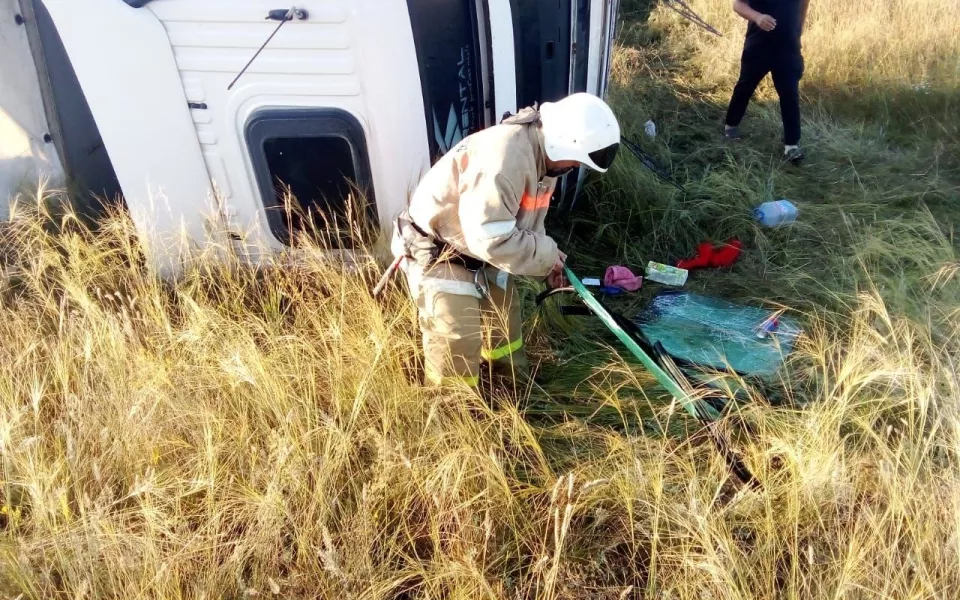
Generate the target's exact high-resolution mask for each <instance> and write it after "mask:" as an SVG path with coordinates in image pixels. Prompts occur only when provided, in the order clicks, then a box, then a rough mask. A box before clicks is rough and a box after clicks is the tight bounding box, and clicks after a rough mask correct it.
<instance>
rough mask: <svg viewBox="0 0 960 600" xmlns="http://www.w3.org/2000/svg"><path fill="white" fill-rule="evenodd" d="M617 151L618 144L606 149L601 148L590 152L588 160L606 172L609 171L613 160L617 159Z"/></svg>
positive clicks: (618, 148)
mask: <svg viewBox="0 0 960 600" xmlns="http://www.w3.org/2000/svg"><path fill="white" fill-rule="evenodd" d="M619 150H620V143H619V142H614V143H613V144H610V145H609V146H607V147H606V148H601V149H599V150H595V151H593V152H591V153H590V154H589V155H588V156H590V160H592V161H593V163H594V164H595V165H597V166H598V167H600V168H601V169H604V170H606V169H609V168H610V165H612V164H613V159H615V158H616V157H617V152H618V151H619Z"/></svg>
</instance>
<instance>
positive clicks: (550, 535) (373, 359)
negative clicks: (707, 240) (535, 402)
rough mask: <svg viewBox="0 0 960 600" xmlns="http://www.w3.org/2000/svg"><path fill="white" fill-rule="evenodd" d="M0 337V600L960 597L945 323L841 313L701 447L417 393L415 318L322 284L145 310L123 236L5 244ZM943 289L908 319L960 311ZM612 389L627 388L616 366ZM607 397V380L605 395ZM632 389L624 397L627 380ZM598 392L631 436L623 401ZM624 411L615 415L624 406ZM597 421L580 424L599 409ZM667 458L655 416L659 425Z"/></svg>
mask: <svg viewBox="0 0 960 600" xmlns="http://www.w3.org/2000/svg"><path fill="white" fill-rule="evenodd" d="M11 234H12V235H14V236H15V243H14V244H13V245H12V247H13V248H15V256H14V257H13V258H12V260H11V261H10V262H9V263H8V265H7V267H6V270H5V279H4V281H5V289H4V299H5V300H4V304H3V307H2V309H0V310H2V318H0V339H2V341H3V343H2V347H0V353H2V355H3V360H2V361H0V385H2V386H3V389H2V392H0V453H2V492H0V494H2V510H0V512H2V520H0V527H2V538H0V577H2V586H3V590H4V591H5V592H6V594H8V595H9V596H11V597H13V596H17V595H20V594H22V595H23V597H26V598H50V597H54V596H57V595H63V596H65V597H71V598H181V597H182V598H231V597H235V598H239V597H250V596H253V595H255V594H260V595H267V596H269V595H277V596H281V597H289V598H307V597H320V598H332V597H357V598H396V597H411V598H412V597H417V598H438V597H444V598H478V597H485V598H518V597H522V598H533V597H538V598H583V597H598V598H627V597H641V596H649V597H671V598H702V597H705V596H707V595H709V596H710V597H724V598H772V597H780V596H791V597H805V598H806V597H826V596H831V597H839V596H843V597H865V598H866V597H917V598H920V597H955V596H956V594H957V593H960V554H958V550H960V470H958V465H960V456H958V453H960V418H958V407H960V382H958V379H957V374H956V373H957V367H958V364H957V357H958V356H960V352H958V346H960V319H958V318H957V317H958V315H956V314H954V315H952V316H950V315H937V314H935V313H934V312H931V315H930V318H931V322H930V323H931V326H934V325H935V329H931V328H928V327H924V326H918V325H917V324H916V323H913V322H909V321H906V320H903V319H898V318H896V317H894V316H893V315H891V314H889V313H888V311H887V310H886V308H885V307H884V305H883V303H882V302H881V301H880V300H879V299H878V297H877V296H876V295H873V294H864V295H863V296H862V297H861V306H860V308H859V309H858V311H857V312H856V313H855V314H854V315H853V316H852V317H851V318H850V319H849V321H847V322H846V326H845V327H844V328H842V329H840V330H837V329H835V328H832V327H831V328H827V327H823V328H817V327H812V328H811V336H810V339H809V341H808V342H807V344H806V345H805V347H804V348H803V349H802V350H801V355H800V360H799V361H798V365H797V367H796V369H795V371H794V372H793V375H792V379H791V380H790V381H787V382H785V383H784V386H785V390H786V393H788V394H793V395H796V396H797V397H798V399H801V397H802V400H804V401H805V402H806V403H808V404H809V405H808V407H807V408H806V409H805V410H803V411H799V412H798V411H795V410H787V409H776V410H773V409H771V408H770V407H769V405H767V404H765V403H764V402H763V400H762V399H759V398H758V399H756V403H754V404H753V405H748V406H745V407H744V408H743V410H742V412H741V413H740V415H739V418H740V419H745V420H747V421H749V422H750V423H751V424H752V425H753V427H754V428H755V429H756V431H757V434H756V435H755V436H754V437H753V438H752V439H746V440H744V448H745V452H746V456H747V459H748V461H749V462H750V464H751V465H752V466H753V467H754V468H755V469H756V470H757V472H758V473H759V475H760V477H761V478H762V479H763V481H764V482H765V484H766V486H767V487H766V491H765V492H764V493H762V494H747V495H746V496H744V497H743V498H742V500H740V501H739V502H737V503H735V504H731V503H730V497H731V493H732V492H733V491H734V489H735V486H734V484H733V482H731V481H730V480H729V475H728V474H727V473H726V471H725V468H724V466H723V464H722V462H721V461H720V460H719V459H718V458H717V457H716V456H715V454H714V453H713V451H712V450H711V448H710V446H709V445H708V444H707V443H705V441H704V440H702V439H699V438H697V437H696V436H694V437H693V438H692V439H689V440H684V439H683V438H680V439H655V438H649V437H645V436H644V435H643V434H642V431H641V430H638V429H636V428H631V427H626V428H624V427H619V428H617V427H614V428H610V427H599V426H597V425H593V424H590V423H589V422H588V421H586V420H583V419H577V418H567V419H564V417H563V414H562V412H560V411H557V413H556V414H555V415H554V416H555V417H556V419H559V421H557V420H546V421H544V420H538V421H533V422H531V421H530V420H529V419H527V418H526V416H525V414H524V411H523V406H524V405H523V402H522V401H521V400H518V399H517V398H513V397H508V398H504V399H502V401H500V402H498V403H496V405H495V406H493V407H491V406H490V405H488V404H487V403H486V402H485V401H484V400H482V399H481V398H480V397H478V396H476V395H474V394H473V393H472V392H469V391H467V390H462V391H458V390H456V389H446V390H443V391H441V392H436V391H429V390H427V389H424V388H422V387H419V386H418V385H416V384H415V383H414V382H412V380H411V378H410V374H409V373H408V372H407V371H408V369H409V365H408V362H409V359H410V357H412V356H414V355H415V353H416V351H417V350H416V336H415V332H414V329H413V315H412V314H411V309H410V306H409V303H408V302H406V301H405V300H404V298H403V297H402V296H401V294H400V293H399V292H398V291H396V290H395V291H394V292H392V293H391V295H388V297H387V298H386V300H385V303H384V304H382V305H381V304H378V303H376V302H374V301H373V300H371V299H370V298H369V295H368V293H367V291H366V285H367V282H365V281H364V280H363V279H362V278H361V277H360V275H358V274H353V275H351V274H349V273H346V272H344V271H343V270H341V269H339V268H338V267H337V266H336V265H330V264H325V263H322V262H313V263H310V262H308V263H307V264H305V265H303V266H302V268H301V269H299V270H297V271H296V272H292V271H267V270H261V271H259V272H257V271H253V270H249V269H244V268H240V267H239V265H229V264H227V265H219V266H214V265H213V264H211V263H204V262H203V261H201V263H200V264H199V266H198V267H197V268H196V269H195V270H194V271H192V272H191V273H190V274H189V275H188V276H187V277H186V278H185V279H184V280H183V281H182V282H180V283H178V284H176V285H166V284H163V283H161V282H159V281H157V280H155V279H153V278H152V277H151V276H150V275H149V274H148V273H147V272H146V271H145V269H144V268H143V267H141V266H138V262H137V258H138V257H139V256H140V253H139V251H138V248H137V247H136V245H135V242H133V241H132V239H133V238H132V228H131V226H130V224H129V222H128V221H126V220H125V219H123V218H117V219H114V220H112V221H110V222H109V223H108V225H107V227H106V229H105V230H104V231H101V232H99V233H97V234H93V233H91V232H90V231H88V230H86V229H85V228H83V227H82V226H80V225H78V224H76V223H72V224H68V226H67V227H65V228H64V232H63V233H61V234H60V235H58V236H54V235H52V234H51V233H49V232H47V231H45V230H44V229H43V228H42V227H41V226H40V224H39V222H38V221H35V220H30V219H26V220H24V221H21V222H18V223H16V224H15V225H14V227H13V230H12V231H11ZM956 275H957V272H956V265H955V264H954V265H953V268H952V269H951V268H950V265H949V264H948V265H945V267H944V268H943V269H942V270H941V271H940V272H939V273H938V277H937V278H935V279H931V280H930V282H929V285H930V286H931V288H930V289H931V294H932V296H934V297H935V298H936V299H938V300H937V302H935V303H932V304H931V307H933V306H940V304H939V302H943V303H946V304H949V302H955V301H956V299H957V298H958V293H957V286H958V283H960V282H958V280H957V277H956ZM597 369H599V371H600V372H601V373H602V372H606V373H607V377H608V378H609V379H610V380H611V381H612V380H617V381H621V382H625V381H626V382H627V383H628V381H627V380H628V379H629V378H630V377H634V379H635V380H636V376H641V377H642V375H643V374H642V371H640V370H639V368H638V367H629V366H626V365H624V364H623V363H622V362H619V361H617V360H611V361H609V362H607V363H605V364H603V363H601V364H598V365H597ZM624 374H626V375H627V380H625V379H624ZM631 374H633V375H631ZM610 385H611V384H609V383H608V384H607V385H603V384H598V387H597V388H596V390H595V397H596V398H597V399H598V401H599V402H601V403H603V404H606V405H608V406H613V407H615V408H616V410H617V411H619V412H621V413H624V414H629V413H631V412H637V411H638V408H637V404H636V402H637V401H636V399H635V398H632V396H631V395H630V394H629V393H627V392H626V389H625V388H624V389H623V390H622V391H617V389H618V387H620V386H622V385H624V384H623V383H619V384H615V385H614V386H613V387H610ZM628 387H629V386H628ZM600 398H602V401H601V400H600ZM654 414H655V419H656V420H658V421H659V422H660V423H661V428H662V429H666V428H667V427H666V423H667V422H668V421H671V420H673V421H676V420H677V419H678V418H680V417H679V415H677V414H673V410H672V408H671V407H670V405H669V402H664V403H663V404H662V405H659V407H658V408H656V410H655V413H654Z"/></svg>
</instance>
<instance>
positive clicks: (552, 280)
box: [547, 252, 567, 288]
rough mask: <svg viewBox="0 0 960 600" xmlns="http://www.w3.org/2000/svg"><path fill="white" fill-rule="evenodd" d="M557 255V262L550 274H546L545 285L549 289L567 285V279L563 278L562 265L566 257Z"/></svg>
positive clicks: (561, 253)
mask: <svg viewBox="0 0 960 600" xmlns="http://www.w3.org/2000/svg"><path fill="white" fill-rule="evenodd" d="M559 254H560V256H559V257H557V262H555V263H553V266H552V267H550V272H549V273H547V285H548V286H550V287H551V288H558V287H563V286H565V285H566V284H567V278H566V277H564V276H563V263H564V262H565V261H566V260H567V255H566V254H564V253H563V252H559Z"/></svg>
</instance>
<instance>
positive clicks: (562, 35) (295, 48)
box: [0, 0, 618, 267]
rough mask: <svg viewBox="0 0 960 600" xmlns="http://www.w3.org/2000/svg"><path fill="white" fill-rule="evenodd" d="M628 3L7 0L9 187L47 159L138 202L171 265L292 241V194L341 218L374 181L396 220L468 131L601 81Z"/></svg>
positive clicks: (131, 205) (380, 202)
mask: <svg viewBox="0 0 960 600" xmlns="http://www.w3.org/2000/svg"><path fill="white" fill-rule="evenodd" d="M617 4H618V0H299V1H298V2H296V6H295V7H292V6H284V5H282V4H281V3H277V2H268V1H266V0H0V21H2V22H3V23H2V26H0V34H3V37H0V46H2V47H3V52H0V76H2V77H3V81H2V85H0V90H2V93H0V127H6V128H5V129H0V131H2V132H6V129H9V130H10V131H14V130H15V131H16V135H13V134H8V133H3V134H2V135H0V194H3V195H4V198H6V197H8V196H9V193H10V192H12V191H13V190H14V189H15V187H16V185H17V184H18V181H20V180H21V179H22V178H23V177H26V176H30V175H33V176H36V175H42V174H44V173H46V174H49V175H51V176H53V177H54V178H55V179H56V178H57V177H58V176H61V175H63V176H65V178H66V180H67V181H68V182H69V183H71V184H72V189H74V190H77V194H78V197H80V198H84V197H86V198H92V197H94V196H96V197H106V198H121V197H122V201H123V202H124V203H125V205H126V207H127V208H128V209H129V211H130V213H131V215H132V217H133V220H134V222H135V224H136V226H137V228H138V231H139V234H140V235H142V236H144V237H145V238H147V239H149V240H150V244H149V245H150V246H151V247H152V248H153V249H154V252H153V257H154V260H157V261H161V262H164V264H166V265H167V266H168V267H169V266H170V264H171V263H170V259H171V257H172V258H176V250H175V248H176V246H173V245H171V244H172V243H173V242H174V241H178V240H182V239H187V240H189V241H190V242H191V243H192V244H196V245H201V246H202V245H203V244H205V243H208V242H209V241H210V236H211V235H212V234H211V231H214V230H216V231H219V232H221V233H220V234H218V235H222V236H225V237H226V239H227V240H229V242H228V243H231V244H234V245H236V246H251V247H256V248H259V249H262V248H266V249H268V250H271V251H275V250H281V249H283V248H284V247H285V246H286V245H288V244H290V243H291V240H292V239H293V238H294V236H295V234H296V233H297V231H296V229H297V228H298V227H302V226H303V224H302V222H300V221H297V220H293V219H290V218H288V214H289V213H288V212H287V211H283V210H277V207H278V206H280V205H281V203H282V199H283V190H285V189H286V190H289V191H290V192H292V196H294V197H295V198H296V199H297V201H298V202H299V204H300V208H301V209H303V212H306V213H313V214H315V215H319V216H320V217H324V218H329V219H331V220H335V218H336V216H337V215H338V214H340V213H342V212H343V211H344V210H345V205H346V202H345V199H346V198H347V196H348V195H349V194H350V193H351V190H355V189H359V190H360V191H362V192H363V195H364V196H365V197H366V198H367V199H368V200H369V213H370V216H371V217H372V218H373V219H375V221H376V222H378V223H380V224H381V225H382V226H384V227H387V226H389V224H390V222H391V221H392V219H393V218H394V216H395V215H397V214H398V213H399V212H400V211H401V210H402V209H403V208H404V206H405V205H406V202H407V198H408V195H409V193H410V192H411V191H412V190H413V189H414V187H415V186H416V184H417V182H418V180H419V178H420V177H421V175H422V174H423V173H424V172H425V171H426V170H427V168H428V167H429V165H430V164H431V162H432V161H433V160H435V159H436V158H438V157H439V156H440V155H441V154H442V153H443V152H445V151H446V150H447V149H449V148H450V147H451V146H452V145H454V144H455V143H456V142H457V141H459V140H460V139H461V138H462V137H463V136H465V135H467V134H469V133H472V132H474V131H477V130H479V129H482V128H484V127H487V126H490V125H492V124H494V123H496V122H498V121H499V120H500V117H501V116H502V115H503V114H504V113H506V112H515V111H516V110H517V109H518V108H522V107H523V106H527V105H530V104H533V103H534V102H543V101H549V100H556V99H559V98H560V97H563V96H565V95H567V94H568V93H572V92H577V91H588V92H592V93H595V94H600V95H603V94H604V92H605V87H606V81H607V78H608V75H609V64H610V52H611V43H612V39H613V35H614V28H615V21H616V14H617ZM281 23H282V26H280V25H281ZM278 26H280V27H279V30H277V28H278ZM271 34H275V35H272V37H271ZM258 51H259V54H258ZM254 57H255V58H254ZM251 58H253V60H252V62H251ZM245 67H246V68H245ZM241 73H242V75H241ZM238 75H240V76H239V78H238ZM8 82H14V86H11V85H8ZM7 122H9V123H7ZM4 123H7V125H6V126H5V125H4ZM10 123H12V125H10ZM6 155H10V156H6ZM15 156H22V157H24V158H26V161H25V162H24V161H21V162H20V163H19V166H17V167H16V168H14V162H12V161H10V160H8V159H9V158H11V157H15ZM24 165H27V166H26V167H25V166H24ZM582 177H583V173H574V174H572V175H571V176H568V177H567V178H566V180H565V181H564V182H563V185H561V186H558V194H559V195H560V196H561V197H562V198H561V199H562V201H564V202H572V201H573V199H574V198H575V196H576V194H577V192H578V191H579V188H580V184H581V182H582ZM3 186H6V188H4V187H3ZM3 208H4V209H6V208H7V207H6V206H4V207H3ZM211 219H216V220H217V221H218V222H219V223H220V227H219V228H217V227H211V226H210V225H211V223H210V220H211ZM218 241H220V242H222V241H223V240H218ZM238 249H240V248H238ZM248 250H249V248H248ZM173 262H174V263H175V262H176V261H175V260H174V261H173Z"/></svg>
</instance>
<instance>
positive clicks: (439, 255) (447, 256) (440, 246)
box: [407, 218, 487, 271]
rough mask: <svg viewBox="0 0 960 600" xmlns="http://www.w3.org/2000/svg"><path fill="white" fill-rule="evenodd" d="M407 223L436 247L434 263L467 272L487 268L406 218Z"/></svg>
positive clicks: (482, 262) (481, 262)
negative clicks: (443, 263) (457, 267)
mask: <svg viewBox="0 0 960 600" xmlns="http://www.w3.org/2000/svg"><path fill="white" fill-rule="evenodd" d="M407 222H408V223H410V227H412V228H413V230H414V231H416V232H417V233H419V234H420V235H422V236H423V237H425V238H427V239H428V240H430V241H431V242H433V244H434V246H436V248H437V250H436V252H435V253H434V256H433V262H434V263H439V262H448V263H451V264H455V265H460V266H461V267H463V268H465V269H466V270H468V271H479V270H480V269H483V268H484V267H486V266H487V263H486V262H484V261H482V260H480V259H479V258H474V257H472V256H467V255H466V254H462V253H461V252H458V251H457V250H456V249H455V248H454V247H453V246H451V245H450V244H448V243H446V242H444V241H443V240H440V239H438V238H437V237H435V236H432V235H430V234H429V233H427V232H426V231H424V230H423V229H421V228H420V226H419V225H417V224H416V223H414V222H413V219H409V218H408V219H407Z"/></svg>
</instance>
